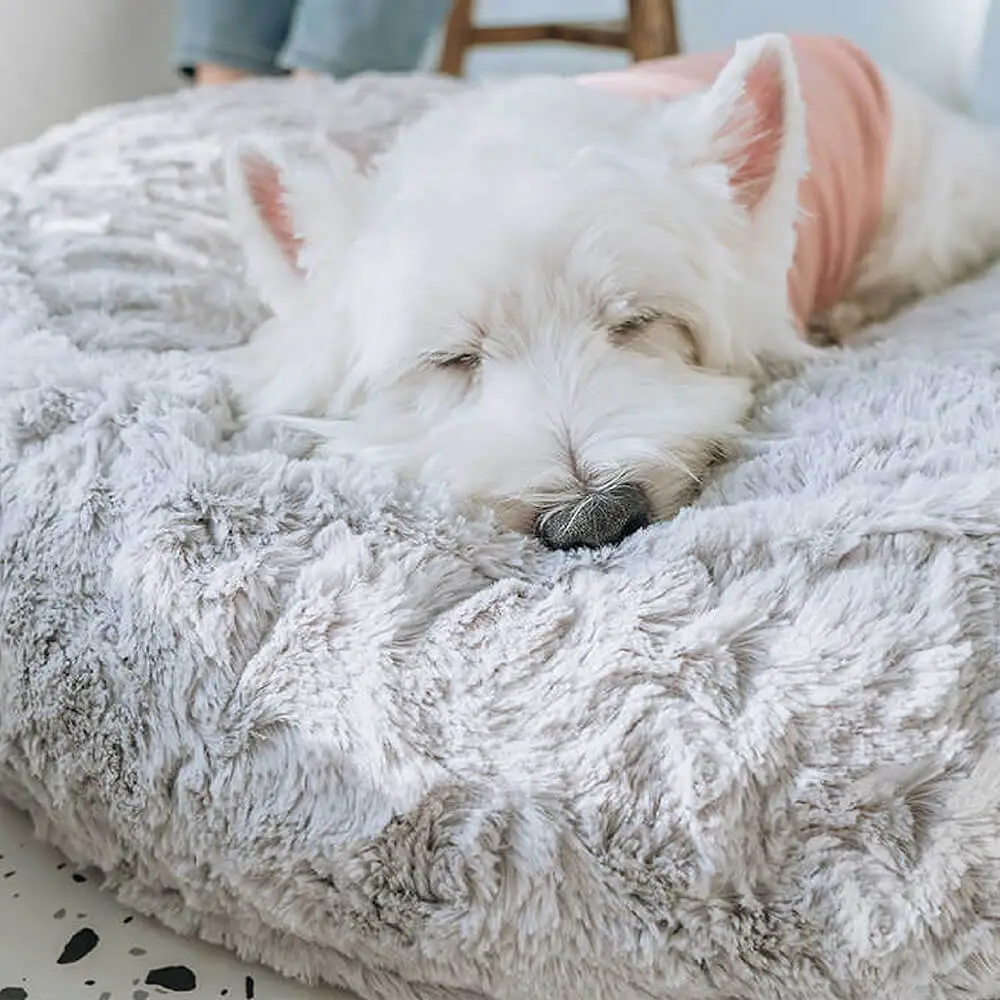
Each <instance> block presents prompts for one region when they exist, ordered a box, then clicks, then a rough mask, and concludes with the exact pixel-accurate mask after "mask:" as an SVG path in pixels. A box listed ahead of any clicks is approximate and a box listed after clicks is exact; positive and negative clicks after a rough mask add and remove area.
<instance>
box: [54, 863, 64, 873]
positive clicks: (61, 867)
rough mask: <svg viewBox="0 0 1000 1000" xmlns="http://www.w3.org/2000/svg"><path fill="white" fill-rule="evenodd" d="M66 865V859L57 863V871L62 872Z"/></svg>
mask: <svg viewBox="0 0 1000 1000" xmlns="http://www.w3.org/2000/svg"><path fill="white" fill-rule="evenodd" d="M65 867H66V862H65V861H64V862H63V863H62V864H59V865H56V871H57V872H61V871H62V870H63V869H64V868H65Z"/></svg>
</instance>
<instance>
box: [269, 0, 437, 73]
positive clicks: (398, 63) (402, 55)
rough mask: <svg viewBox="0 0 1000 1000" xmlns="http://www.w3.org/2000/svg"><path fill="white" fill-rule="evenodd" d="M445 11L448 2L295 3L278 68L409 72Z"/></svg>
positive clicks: (339, 0) (305, 0) (338, 0)
mask: <svg viewBox="0 0 1000 1000" xmlns="http://www.w3.org/2000/svg"><path fill="white" fill-rule="evenodd" d="M450 7H451V3H450V0H405V2H401V0H299V3H298V5H297V7H296V10H295V15H294V17H293V19H292V27H291V31H290V33H289V36H288V41H287V43H286V44H285V47H284V48H283V49H282V51H281V54H280V55H279V57H278V65H279V66H283V67H284V68H285V69H289V70H298V71H306V72H310V71H311V72H314V73H328V74H330V75H331V76H335V77H345V76H351V75H352V74H354V73H360V72H363V71H365V70H378V71H381V72H384V73H393V72H397V73H403V72H408V71H412V70H414V69H416V68H417V66H418V65H419V62H420V57H421V55H423V52H424V49H425V48H426V47H427V44H428V42H429V41H430V39H431V37H432V36H433V34H434V32H435V31H436V30H437V29H438V28H439V27H440V26H441V25H442V24H443V23H444V20H445V18H446V17H447V16H448V10H449V9H450Z"/></svg>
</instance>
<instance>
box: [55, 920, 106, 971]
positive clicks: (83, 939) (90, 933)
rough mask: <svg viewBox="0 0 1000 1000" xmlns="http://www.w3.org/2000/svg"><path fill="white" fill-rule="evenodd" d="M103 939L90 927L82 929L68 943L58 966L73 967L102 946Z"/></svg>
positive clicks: (59, 958) (58, 959)
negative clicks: (99, 945)
mask: <svg viewBox="0 0 1000 1000" xmlns="http://www.w3.org/2000/svg"><path fill="white" fill-rule="evenodd" d="M100 941H101V939H100V938H99V937H98V936H97V934H96V932H95V931H94V930H92V929H91V928H90V927H82V928H81V929H80V930H78V931H77V932H76V933H75V934H74V935H73V936H72V937H71V938H70V939H69V940H68V941H67V942H66V947H65V948H63V950H62V954H61V955H60V956H59V957H58V958H57V959H56V965H72V964H73V963H74V962H79V961H80V959H81V958H84V957H85V956H87V955H89V954H90V953H91V952H92V951H93V950H94V949H95V948H96V947H97V946H98V944H100Z"/></svg>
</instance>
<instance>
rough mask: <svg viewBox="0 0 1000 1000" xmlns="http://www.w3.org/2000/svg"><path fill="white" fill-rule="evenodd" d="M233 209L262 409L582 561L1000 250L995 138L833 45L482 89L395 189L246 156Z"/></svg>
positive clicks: (433, 114)
mask: <svg viewBox="0 0 1000 1000" xmlns="http://www.w3.org/2000/svg"><path fill="white" fill-rule="evenodd" d="M228 188H229V203H230V214H231V219H232V223H233V226H234V230H235V233H236V234H237V237H238V238H239V239H240V241H241V242H242V244H243V247H244V250H245V254H246V258H247V261H248V266H249V271H250V274H251V276H252V280H253V281H254V282H255V283H256V285H257V287H258V289H259V291H260V293H261V295H262V296H263V298H264V299H265V300H266V301H267V302H268V303H269V304H270V306H271V308H272V309H273V312H274V318H273V319H272V320H270V321H269V322H268V323H267V324H265V326H264V327H262V328H261V329H260V330H259V331H257V333H256V334H255V335H254V337H253V338H252V339H251V341H250V343H249V344H248V345H246V346H245V347H244V348H241V349H239V350H238V351H237V352H236V353H235V354H234V355H233V356H232V357H231V358H230V359H229V360H230V365H229V368H230V371H231V373H232V375H233V378H234V380H235V384H236V387H237V390H238V392H239V393H240V394H242V396H243V398H244V400H245V402H246V405H247V406H248V408H249V409H251V410H252V411H255V412H259V413H268V414H276V415H282V416H285V417H289V418H299V420H300V422H303V423H305V424H307V425H308V426H310V427H312V428H313V429H314V430H316V431H317V433H318V434H319V435H320V436H321V437H322V438H323V441H324V447H326V448H328V449H330V450H332V451H335V452H338V453H351V454H357V455H360V456H362V457H364V458H366V459H370V460H371V461H374V462H382V463H388V464H389V465H391V466H392V467H393V468H394V469H395V470H397V471H398V472H399V473H401V474H403V475H414V476H418V475H428V476H432V477H435V478H436V479H439V480H441V479H443V480H444V481H446V483H447V484H448V485H449V487H450V489H451V490H452V491H453V492H454V493H456V494H457V495H458V496H460V497H462V498H468V499H472V500H475V501H479V502H482V503H485V504H488V505H490V506H491V507H492V508H494V509H495V511H496V512H497V515H498V517H499V519H500V520H501V522H502V523H504V524H506V525H507V526H509V527H511V528H514V529H515V530H519V531H524V532H533V533H535V534H537V536H538V537H539V538H540V540H541V541H542V542H543V543H544V544H546V545H548V546H550V547H553V548H571V547H577V546H599V545H603V544H609V543H614V542H617V541H619V540H621V539H622V538H624V537H625V536H627V535H628V534H630V533H631V532H633V531H635V530H636V529H638V528H641V527H643V526H644V525H646V524H648V523H649V522H650V521H653V520H657V519H661V518H666V517H669V516H671V515H672V514H674V513H675V512H676V510H677V508H678V506H679V505H680V504H682V503H683V502H684V500H685V498H687V497H688V496H689V495H690V492H691V486H692V483H696V482H697V481H698V478H699V476H700V475H701V473H702V472H703V470H704V468H705V466H706V464H707V463H708V462H709V461H710V460H711V458H712V456H713V455H714V454H716V453H717V452H718V449H719V448H720V446H724V445H725V443H726V442H727V441H731V440H732V439H733V438H734V437H735V436H736V435H737V434H738V433H739V430H740V425H741V421H742V420H743V418H744V417H745V415H746V413H747V410H748V407H749V403H750V393H751V384H752V381H753V379H754V378H755V377H757V376H758V375H759V373H760V371H761V366H762V364H763V363H765V362H767V361H771V360H774V361H778V362H787V361H791V362H800V361H802V360H807V359H808V358H810V357H812V356H814V354H815V352H816V351H817V350H819V348H818V347H817V346H816V334H817V333H819V334H821V335H822V337H823V338H824V339H826V340H829V339H833V340H840V339H842V338H844V337H845V336H847V335H849V334H850V332H851V331H852V330H853V329H855V328H856V327H857V326H858V325H859V324H862V323H865V322H867V321H870V320H872V319H877V318H881V317H884V316H886V315H888V314H889V313H891V312H892V311H893V310H895V309H896V308H897V307H898V306H899V305H900V304H902V303H904V302H906V301H908V300H910V299H912V298H913V297H914V296H917V295H921V294H925V293H928V292H933V291H935V290H937V289H940V288H942V287H943V286H945V285H947V284H948V283H950V282H953V281H955V280H956V279H958V278H960V277H962V276H964V275H965V274H967V273H968V272H969V271H971V270H972V269H974V268H978V267H981V266H982V265H983V264H985V263H986V262H987V261H988V260H989V259H990V258H992V257H993V256H994V255H995V254H996V253H997V252H998V249H1000V155H998V149H997V145H996V143H995V141H994V139H993V137H992V136H991V135H990V134H989V133H987V132H986V131H985V130H983V129H981V128H979V127H977V126H976V125H974V124H973V123H972V122H970V121H968V120H966V119H964V118H962V117H960V116H958V115H956V114H953V113H951V112H949V111H947V110H945V109H943V108H941V107H939V106H937V105H935V104H934V103H932V102H931V101H930V100H928V99H927V98H926V97H925V96H923V95H921V94H920V93H918V92H917V91H916V90H914V89H913V88H911V87H910V86H908V85H907V84H905V83H904V82H902V81H901V80H898V79H896V78H894V77H893V76H891V75H890V74H889V73H887V72H886V71H884V70H881V69H879V68H878V67H877V66H876V65H875V64H874V63H873V62H872V61H871V60H870V59H869V58H868V57H867V56H866V55H865V54H864V53H862V52H861V51H859V50H858V49H857V48H855V47H854V46H853V45H851V44H850V43H848V42H846V41H843V40H840V39H833V38H818V37H792V38H789V37H785V36H781V35H768V36H762V37H758V38H755V39H752V40H750V41H747V42H744V43H741V44H739V45H737V46H736V48H735V50H734V51H732V52H728V53H718V54H716V53H708V54H696V55H689V56H681V57H677V58H672V59H664V60H658V61H653V62H648V63H642V64H639V65H637V66H635V67H632V68H631V69H629V70H626V71H623V72H621V73H609V74H597V75H591V76H587V77H582V78H576V79H561V78H536V79H525V80H519V81H514V82H506V83H491V84H487V85H483V86H478V87H474V88H470V89H467V90H464V91H461V92H459V93H457V94H456V95H455V96H451V97H448V98H446V99H445V100H443V101H441V102H440V103H439V104H437V105H436V106H435V107H434V108H432V109H431V110H430V111H429V112H427V113H426V114H425V115H424V116H423V117H422V118H420V119H418V120H417V121H416V122H414V123H413V124H411V125H409V126H407V127H405V128H403V129H402V130H401V131H400V133H399V134H398V136H397V138H396V139H395V141H394V142H393V144H392V145H391V146H390V148H389V149H388V150H387V151H386V152H385V153H384V154H383V156H382V157H381V159H380V161H379V162H378V164H377V169H376V170H374V171H373V172H371V173H368V174H362V173H360V172H359V171H358V170H357V168H356V166H355V164H354V162H353V161H352V160H351V159H350V157H348V156H347V155H346V154H345V153H342V152H338V151H337V150H334V149H331V150H330V151H329V154H328V155H327V156H325V157H324V158H323V161H322V162H321V163H320V162H313V161H310V162H306V161H302V162H294V161H290V160H289V159H288V157H286V156H285V155H284V154H283V153H282V151H281V150H280V149H277V148H275V147H273V146H272V145H271V144H269V143H267V142H265V141H262V140H254V139H246V140H242V141H240V142H239V143H237V144H236V146H235V148H234V149H233V150H232V151H231V155H230V157H229V163H228Z"/></svg>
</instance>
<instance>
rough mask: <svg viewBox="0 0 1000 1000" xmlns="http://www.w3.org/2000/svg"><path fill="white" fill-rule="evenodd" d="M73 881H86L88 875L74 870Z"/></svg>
mask: <svg viewBox="0 0 1000 1000" xmlns="http://www.w3.org/2000/svg"><path fill="white" fill-rule="evenodd" d="M73 881H74V882H78V883H79V882H86V881H87V876H86V875H81V874H80V873H79V872H73Z"/></svg>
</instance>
